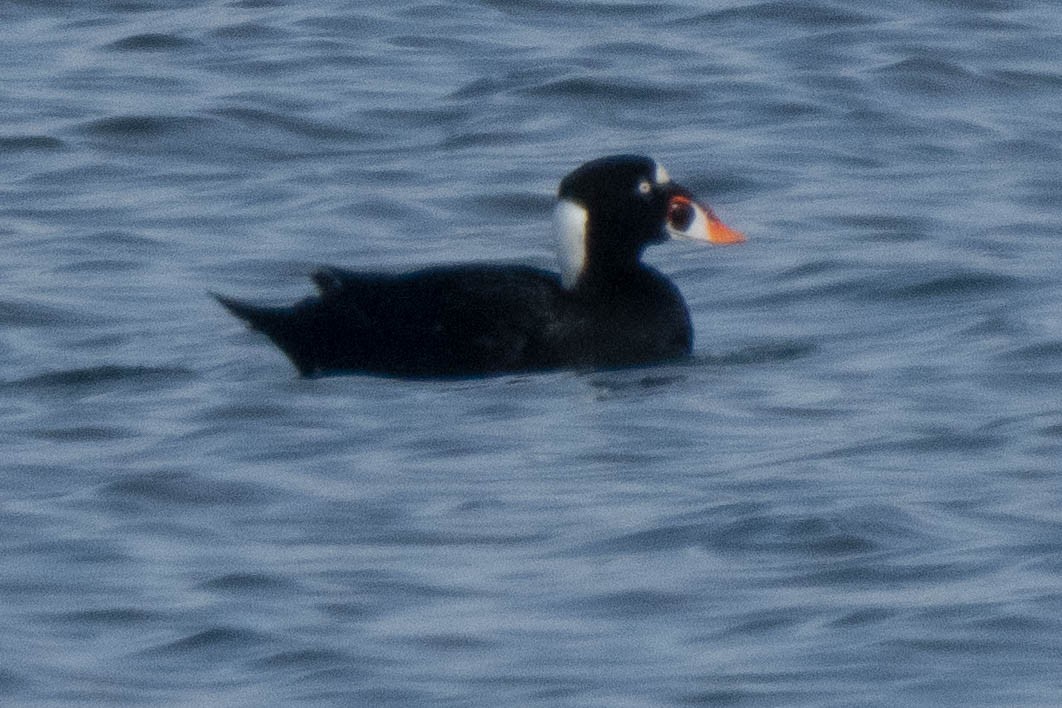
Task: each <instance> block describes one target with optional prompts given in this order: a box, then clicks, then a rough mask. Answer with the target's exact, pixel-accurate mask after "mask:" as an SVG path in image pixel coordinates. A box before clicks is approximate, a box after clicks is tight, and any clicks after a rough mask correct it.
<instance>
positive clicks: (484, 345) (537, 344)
mask: <svg viewBox="0 0 1062 708" xmlns="http://www.w3.org/2000/svg"><path fill="white" fill-rule="evenodd" d="M558 198H559V201H558V204H557V207H556V211H555V225H556V230H557V237H558V238H557V245H558V255H559V258H560V266H561V272H560V274H555V273H551V272H549V271H545V270H541V269H538V268H532V267H527V266H512V265H490V264H469V265H454V266H441V267H433V268H425V269H423V270H416V271H413V272H409V273H404V274H399V275H393V274H384V273H365V272H356V271H349V270H343V269H340V268H330V267H328V268H321V269H320V270H318V271H317V272H315V273H314V274H313V276H312V277H313V280H314V282H315V283H316V285H317V289H318V294H317V295H315V296H311V297H308V298H306V299H304V300H302V301H300V302H297V303H295V304H294V305H291V306H287V307H263V306H259V305H251V304H248V303H244V302H240V301H237V300H233V299H231V298H228V297H222V296H215V297H217V299H218V300H219V301H220V302H221V304H223V305H224V306H225V307H226V308H228V309H229V311H231V312H232V313H233V314H235V315H236V316H237V317H240V318H242V319H244V320H246V321H247V323H248V324H249V325H250V326H251V327H253V328H254V329H257V330H259V331H261V332H263V333H265V334H266V335H267V336H268V337H269V338H270V339H272V340H273V342H274V343H275V344H276V345H277V346H278V347H279V348H280V349H281V350H282V351H283V352H284V353H285V354H286V355H287V356H288V358H289V359H291V361H292V363H294V364H295V366H296V368H297V369H298V370H299V372H300V373H301V374H303V375H313V374H322V373H338V372H367V373H378V374H389V375H396V376H411V377H433V376H470V375H477V374H490V373H499V372H507V371H530V370H541V369H552V368H561V367H612V366H624V365H633V364H643V363H650V362H658V361H664V360H667V359H673V358H677V357H682V356H686V355H688V354H689V353H690V347H691V345H692V342H693V329H692V326H691V324H690V317H689V311H688V310H687V309H686V303H685V302H684V301H683V299H682V296H681V295H680V294H679V291H678V289H677V288H676V287H675V285H674V284H672V283H671V281H669V280H668V279H667V278H665V277H664V276H663V275H662V274H661V273H659V272H657V271H656V270H654V269H652V268H650V267H649V266H647V265H645V264H643V263H642V262H641V255H642V251H643V250H644V249H645V247H646V246H648V245H650V244H654V243H661V242H663V241H666V240H667V239H668V238H672V237H675V238H685V239H693V240H696V241H706V242H709V243H717V244H730V243H740V242H741V241H743V240H744V237H743V236H742V235H741V234H739V233H738V232H737V231H734V230H733V229H731V228H729V227H727V226H725V225H724V224H723V223H722V222H721V221H720V220H719V219H718V218H717V217H716V216H715V214H713V213H712V210H711V209H709V208H708V207H707V206H705V205H703V204H700V203H698V202H697V201H695V200H694V198H693V195H692V194H691V193H690V192H689V191H688V190H687V189H685V188H684V187H681V186H679V185H678V184H675V183H674V182H672V181H671V179H670V178H669V177H668V174H667V172H666V171H665V170H664V168H663V167H662V166H661V165H660V164H659V163H657V162H656V161H655V160H652V159H650V158H648V157H641V156H637V155H615V156H611V157H604V158H600V159H597V160H593V161H592V162H588V163H586V164H584V165H582V166H581V167H579V168H578V169H576V170H575V171H574V172H572V173H571V174H569V175H568V176H567V177H565V178H564V179H563V181H561V184H560V190H559V192H558Z"/></svg>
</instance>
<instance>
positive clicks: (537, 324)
mask: <svg viewBox="0 0 1062 708" xmlns="http://www.w3.org/2000/svg"><path fill="white" fill-rule="evenodd" d="M314 281H315V282H316V283H317V287H318V290H319V294H318V295H316V296H314V297H310V298H306V299H305V300H303V301H301V302H298V303H296V304H294V305H292V306H290V307H261V306H257V305H249V304H246V303H242V302H239V301H236V300H232V299H228V298H219V299H220V300H221V302H222V303H223V304H224V305H225V306H226V307H228V308H229V309H230V310H231V311H232V312H233V313H234V314H236V315H238V316H239V317H241V318H243V319H245V320H246V321H247V322H248V323H249V324H250V325H251V326H252V327H254V328H255V329H257V330H260V331H261V332H264V333H265V334H267V335H268V336H269V337H270V338H271V339H272V340H273V341H274V342H275V343H276V345H277V346H278V347H279V348H280V349H281V350H283V352H284V353H285V354H286V355H287V356H288V358H289V359H291V361H292V362H293V363H294V364H295V366H296V367H297V368H298V369H299V371H300V372H301V373H302V374H304V375H311V374H318V373H329V372H340V371H363V372H375V373H383V374H390V375H398V376H465V375H475V374H486V373H498V372H503V371H531V370H538V369H549V368H555V367H558V366H576V367H579V366H585V367H598V366H621V365H626V364H636V363H642V362H648V361H659V360H663V359H668V358H674V357H678V356H683V355H685V354H687V353H689V351H690V345H691V340H692V329H691V327H690V323H689V316H688V313H687V310H686V306H685V303H684V302H683V300H682V297H681V296H680V295H679V293H678V290H677V289H676V288H675V287H674V286H673V285H672V284H671V283H670V282H669V281H668V280H667V279H666V278H664V277H663V276H661V275H660V274H658V273H656V272H655V271H652V270H650V269H642V270H641V271H640V272H639V273H636V274H631V277H630V278H629V279H627V280H626V281H625V282H624V283H623V285H622V287H616V288H603V289H602V288H597V289H594V288H580V289H576V290H575V291H569V290H566V289H565V288H563V287H562V286H561V283H560V278H559V277H558V276H557V275H555V274H553V273H549V272H547V271H544V270H539V269H537V268H530V267H523V266H504V265H497V266H495V265H467V266H452V267H443V268H429V269H425V270H419V271H414V272H411V273H405V274H401V275H390V274H381V273H360V272H354V271H346V270H341V269H334V268H329V269H322V270H319V271H317V272H316V273H315V274H314Z"/></svg>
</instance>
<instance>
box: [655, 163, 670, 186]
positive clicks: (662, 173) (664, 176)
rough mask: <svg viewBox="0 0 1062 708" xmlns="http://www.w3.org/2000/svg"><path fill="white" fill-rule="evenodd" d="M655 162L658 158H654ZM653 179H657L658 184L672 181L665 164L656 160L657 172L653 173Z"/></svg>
mask: <svg viewBox="0 0 1062 708" xmlns="http://www.w3.org/2000/svg"><path fill="white" fill-rule="evenodd" d="M653 162H656V160H653ZM653 179H654V180H656V183H657V184H667V183H668V182H670V181H671V175H669V174H668V173H667V170H665V169H664V166H663V165H661V164H660V163H659V162H656V173H655V174H654V175H653Z"/></svg>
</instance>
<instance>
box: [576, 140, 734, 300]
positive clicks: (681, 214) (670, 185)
mask: <svg viewBox="0 0 1062 708" xmlns="http://www.w3.org/2000/svg"><path fill="white" fill-rule="evenodd" d="M557 196H558V199H559V202H558V204H557V208H556V211H555V221H556V229H557V246H558V255H559V257H560V264H561V275H562V278H563V282H564V286H565V287H566V288H569V289H572V288H574V287H575V286H576V285H578V283H579V282H580V281H581V280H583V279H584V278H587V277H609V276H612V275H621V274H622V273H624V272H625V271H628V270H630V269H634V268H638V267H639V259H640V258H641V255H642V251H643V250H644V249H645V247H646V246H648V245H650V244H653V243H661V242H662V241H666V240H668V239H671V238H682V239H690V240H694V241H704V242H706V243H714V244H732V243H741V242H742V241H744V240H745V237H744V236H742V235H741V234H740V233H738V232H737V231H735V230H733V229H731V228H730V227H728V226H726V225H725V224H724V223H723V222H722V221H720V220H719V218H718V217H716V215H715V214H714V213H713V212H712V210H711V209H710V208H709V207H708V206H707V205H705V204H704V203H702V202H698V201H697V200H696V199H694V197H693V194H692V193H691V192H690V191H689V190H688V189H686V188H685V187H683V186H681V185H679V184H676V183H675V182H672V181H671V178H670V177H669V176H668V174H667V170H665V169H664V168H663V166H662V165H661V164H660V163H659V162H657V161H656V160H654V159H652V158H649V157H643V156H640V155H613V156H610V157H602V158H599V159H597V160H592V161H591V162H587V163H586V164H584V165H581V166H580V167H578V168H577V169H576V170H575V171H574V172H572V173H571V174H569V175H568V176H567V177H565V178H564V179H563V180H562V181H561V184H560V189H559V191H558V195H557Z"/></svg>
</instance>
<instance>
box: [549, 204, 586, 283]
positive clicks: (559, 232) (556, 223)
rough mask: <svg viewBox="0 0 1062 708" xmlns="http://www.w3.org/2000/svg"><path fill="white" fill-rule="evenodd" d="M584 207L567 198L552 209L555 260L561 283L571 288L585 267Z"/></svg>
mask: <svg viewBox="0 0 1062 708" xmlns="http://www.w3.org/2000/svg"><path fill="white" fill-rule="evenodd" d="M588 218H589V214H587V212H586V209H584V208H583V207H581V206H579V205H578V204H576V203H575V202H573V201H570V200H568V199H561V200H560V201H559V202H557V208H556V209H554V210H553V228H554V229H555V231H556V239H557V260H558V261H559V262H560V269H561V283H562V284H563V285H564V287H565V288H567V289H568V290H571V289H572V288H574V287H575V284H576V283H577V282H578V281H579V276H581V275H582V274H583V269H584V268H586V222H587V219H588Z"/></svg>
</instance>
